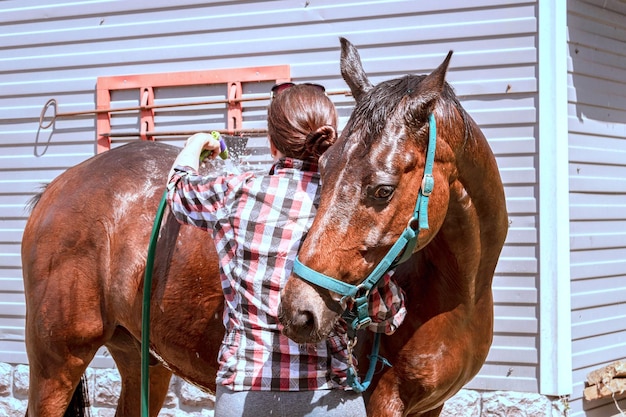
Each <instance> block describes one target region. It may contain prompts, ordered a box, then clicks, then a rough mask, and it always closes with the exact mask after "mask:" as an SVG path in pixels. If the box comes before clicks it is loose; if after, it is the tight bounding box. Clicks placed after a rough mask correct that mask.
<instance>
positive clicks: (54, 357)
mask: <svg viewBox="0 0 626 417" xmlns="http://www.w3.org/2000/svg"><path fill="white" fill-rule="evenodd" d="M95 352H96V351H95V350H93V351H90V352H88V353H85V354H84V356H82V357H81V358H77V357H75V356H72V355H70V354H69V353H66V354H64V355H59V354H58V353H59V352H52V351H51V350H49V349H45V348H42V349H37V351H36V352H33V349H31V351H30V353H29V364H30V382H29V389H28V408H27V410H26V416H27V417H61V416H64V415H67V414H64V413H65V410H66V409H67V406H68V405H69V403H70V400H71V399H72V396H73V394H74V391H75V390H76V387H77V386H78V384H79V383H80V381H81V377H82V375H83V373H84V372H85V369H86V368H87V365H88V364H89V362H90V361H91V359H92V358H93V356H94V355H95ZM55 353H56V354H55Z"/></svg>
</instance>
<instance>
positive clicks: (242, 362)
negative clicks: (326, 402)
mask: <svg viewBox="0 0 626 417" xmlns="http://www.w3.org/2000/svg"><path fill="white" fill-rule="evenodd" d="M175 171H176V173H175V175H174V176H173V178H172V180H171V181H170V183H169V184H168V202H169V204H170V208H171V211H172V212H173V214H174V216H175V217H176V218H177V219H178V221H179V222H181V223H186V224H191V225H194V226H197V227H199V228H202V229H204V230H207V231H210V232H211V233H212V235H213V239H214V241H215V245H216V248H217V251H218V253H219V257H220V260H219V261H220V270H221V282H222V289H223V292H224V298H225V307H224V315H223V321H224V326H225V328H226V332H225V335H224V339H223V341H222V346H221V349H220V352H219V358H218V362H219V370H218V373H217V384H220V385H223V386H225V387H227V388H230V389H232V390H235V391H242V390H278V391H302V390H316V389H329V388H344V389H345V388H347V387H346V383H345V381H346V370H347V368H348V350H347V337H346V334H345V322H344V323H341V322H342V321H341V320H340V322H339V324H338V326H337V327H336V329H335V332H333V333H332V334H331V335H330V337H329V338H328V340H326V341H323V342H320V343H317V344H304V345H301V344H297V343H295V342H293V341H292V340H291V339H289V338H287V337H286V336H284V335H283V334H282V333H281V331H280V330H281V327H280V323H279V321H278V305H279V302H280V291H281V289H282V288H283V287H284V285H285V283H286V281H287V278H288V277H289V275H290V273H291V270H292V268H293V263H294V258H295V256H296V254H297V252H298V248H299V247H300V244H301V243H302V241H303V239H304V237H305V235H306V231H307V230H308V229H309V227H310V226H311V223H312V222H313V218H314V216H315V212H316V209H317V206H318V203H319V193H320V176H319V173H318V170H317V165H315V164H312V163H310V162H305V161H300V160H295V159H289V158H285V159H282V160H281V161H279V162H278V163H277V164H276V165H275V166H274V167H272V170H271V171H270V173H269V174H268V175H261V176H255V175H254V174H252V173H244V174H241V175H238V176H232V175H231V176H227V177H207V176H201V175H199V174H198V173H197V172H195V171H194V170H192V169H191V168H189V167H180V166H179V167H176V168H175ZM389 276H390V274H388V276H386V277H385V280H384V282H383V284H382V285H381V286H380V288H379V289H378V290H376V291H372V296H371V301H372V302H371V303H370V305H371V307H370V309H371V310H373V311H370V313H371V316H372V318H373V321H374V324H372V325H371V326H370V330H372V331H378V332H385V333H388V334H390V333H393V331H395V329H396V328H397V326H399V325H400V324H401V323H402V321H403V320H404V316H405V314H406V310H405V308H404V294H403V293H402V290H401V289H400V288H399V287H397V286H396V285H395V284H393V282H392V281H390V279H389Z"/></svg>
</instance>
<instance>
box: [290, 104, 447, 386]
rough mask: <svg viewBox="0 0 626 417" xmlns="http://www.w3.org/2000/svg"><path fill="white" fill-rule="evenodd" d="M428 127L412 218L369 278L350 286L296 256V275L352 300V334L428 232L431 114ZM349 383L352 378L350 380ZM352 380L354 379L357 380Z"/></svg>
mask: <svg viewBox="0 0 626 417" xmlns="http://www.w3.org/2000/svg"><path fill="white" fill-rule="evenodd" d="M428 127H429V132H428V148H427V150H426V163H425V165H424V176H423V178H422V184H421V187H420V189H419V192H418V195H417V201H416V203H415V210H414V211H413V216H412V217H411V218H410V219H409V221H408V223H407V226H406V228H405V229H404V231H403V232H402V234H401V235H400V237H399V238H398V240H397V241H396V243H394V244H393V246H392V247H391V249H389V252H387V254H386V255H385V257H384V258H383V259H382V260H381V261H380V262H379V263H378V265H376V267H375V268H374V270H373V271H372V272H371V273H370V274H369V275H368V276H367V278H365V279H364V280H363V281H362V282H361V283H360V284H359V285H352V284H347V283H345V282H343V281H339V280H338V279H335V278H332V277H329V276H328V275H324V274H322V273H320V272H317V271H315V270H313V269H311V268H309V267H308V266H306V265H304V264H302V263H301V262H300V260H299V258H298V257H297V256H296V259H295V263H294V266H293V273H294V274H296V275H298V276H299V277H300V278H302V279H303V280H305V281H308V282H310V283H311V284H314V285H317V286H319V287H322V288H325V289H327V290H329V291H332V292H335V293H337V294H339V295H342V296H343V297H342V301H343V300H345V299H351V300H353V301H354V310H355V312H356V318H354V320H353V321H352V322H351V323H350V325H351V326H352V331H353V332H356V330H358V329H360V328H362V327H363V326H366V325H368V324H369V323H371V321H372V320H371V318H370V317H369V308H368V297H369V293H370V291H371V289H372V288H373V287H374V286H376V284H378V281H380V279H381V278H382V277H383V276H384V275H385V274H386V273H387V271H389V270H390V269H392V268H394V267H395V266H397V265H398V264H400V263H402V262H404V261H406V260H407V259H409V258H410V257H411V255H412V254H413V250H414V249H415V246H416V245H417V237H418V235H419V232H420V230H423V229H428V197H429V196H430V194H431V193H432V191H433V188H434V186H435V180H434V178H433V175H432V173H433V165H434V161H435V148H436V147H437V127H436V124H435V117H434V116H433V114H432V113H431V114H429V115H428ZM415 225H417V227H415ZM378 342H379V333H377V334H376V341H375V344H374V348H373V353H372V356H375V357H376V359H378ZM374 365H375V361H374ZM372 375H373V366H370V369H369V371H368V373H367V376H366V380H367V382H365V383H364V384H359V383H358V382H357V381H355V380H353V381H351V385H352V387H353V388H354V389H355V390H356V391H358V392H362V391H364V390H365V389H367V386H368V385H369V380H370V379H371V377H372ZM350 379H351V378H350V375H349V380H350ZM352 379H354V376H353V378H352Z"/></svg>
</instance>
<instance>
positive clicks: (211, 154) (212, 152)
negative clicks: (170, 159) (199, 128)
mask: <svg viewBox="0 0 626 417" xmlns="http://www.w3.org/2000/svg"><path fill="white" fill-rule="evenodd" d="M204 150H206V151H207V155H206V156H205V157H204V158H203V159H206V158H212V159H215V158H217V156H218V155H219V153H220V142H219V141H218V140H216V139H215V138H214V137H213V135H211V134H210V133H196V134H195V135H193V136H191V137H189V139H187V142H186V143H185V147H184V148H183V149H182V150H181V151H180V153H179V154H178V156H177V157H176V160H175V161H174V164H172V169H171V170H170V173H169V175H168V177H167V180H168V182H169V180H170V179H171V178H172V175H173V174H174V167H175V166H177V165H180V166H187V167H191V168H193V169H194V170H196V171H198V169H199V167H200V155H201V154H202V152H203V151H204Z"/></svg>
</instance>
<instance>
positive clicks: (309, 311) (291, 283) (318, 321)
mask: <svg viewBox="0 0 626 417" xmlns="http://www.w3.org/2000/svg"><path fill="white" fill-rule="evenodd" d="M338 316H339V314H338V313H337V312H335V311H333V310H332V309H330V308H329V307H328V305H327V303H326V302H325V301H324V299H323V298H322V296H321V295H320V294H319V293H318V292H317V291H316V289H315V288H313V287H312V286H311V285H310V284H308V283H306V282H303V281H301V280H300V279H298V278H297V277H294V276H291V277H290V278H289V280H288V281H287V284H286V285H285V288H283V290H282V293H281V303H280V305H279V307H278V319H279V321H280V323H281V324H282V326H283V329H282V332H283V334H284V335H285V336H287V337H288V338H290V339H291V340H293V341H294V342H296V343H317V342H320V341H322V340H324V339H326V338H327V337H328V335H329V334H330V332H331V330H332V328H333V325H334V323H335V322H336V321H337V318H338Z"/></svg>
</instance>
